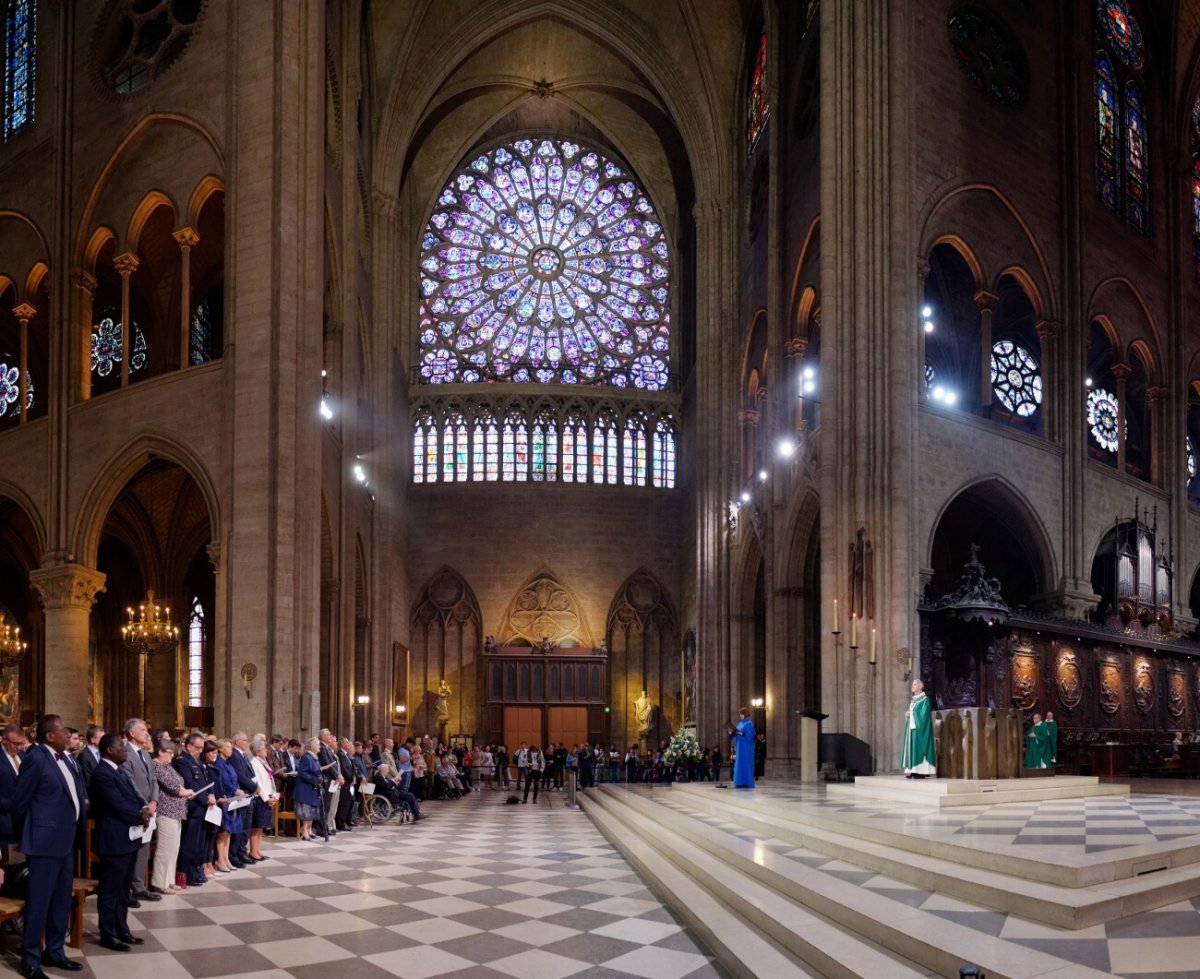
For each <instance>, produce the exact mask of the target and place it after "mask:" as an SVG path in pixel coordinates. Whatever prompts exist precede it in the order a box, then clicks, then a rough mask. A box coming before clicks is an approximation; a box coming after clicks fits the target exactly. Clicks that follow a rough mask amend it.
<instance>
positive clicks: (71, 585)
mask: <svg viewBox="0 0 1200 979" xmlns="http://www.w3.org/2000/svg"><path fill="white" fill-rule="evenodd" d="M106 578H107V576H106V575H105V574H103V573H102V572H100V571H95V570H93V569H92V568H88V567H84V566H83V565H82V564H60V565H57V566H55V567H52V568H34V570H32V571H30V572H29V584H30V586H31V587H32V588H33V590H34V591H35V592H37V595H38V598H40V599H41V600H42V605H43V606H44V607H45V608H47V609H60V608H74V609H82V610H83V611H90V610H91V608H92V604H93V603H94V602H95V601H96V596H97V595H98V594H99V593H100V592H102V591H104V582H105V580H106Z"/></svg>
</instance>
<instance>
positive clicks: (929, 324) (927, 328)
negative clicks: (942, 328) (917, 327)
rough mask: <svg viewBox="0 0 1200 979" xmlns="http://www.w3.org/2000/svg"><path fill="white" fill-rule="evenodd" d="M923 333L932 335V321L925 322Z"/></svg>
mask: <svg viewBox="0 0 1200 979" xmlns="http://www.w3.org/2000/svg"><path fill="white" fill-rule="evenodd" d="M925 332H926V333H932V332H933V320H926V321H925Z"/></svg>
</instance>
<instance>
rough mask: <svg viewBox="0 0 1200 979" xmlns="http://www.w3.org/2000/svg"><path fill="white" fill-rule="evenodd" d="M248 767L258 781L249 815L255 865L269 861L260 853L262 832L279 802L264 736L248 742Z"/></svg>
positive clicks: (257, 735) (270, 821) (251, 846)
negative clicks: (268, 761) (268, 762)
mask: <svg viewBox="0 0 1200 979" xmlns="http://www.w3.org/2000/svg"><path fill="white" fill-rule="evenodd" d="M250 767H251V769H253V771H254V777H255V778H256V779H257V780H258V788H257V790H255V793H254V803H253V805H252V808H251V813H250V840H249V850H250V859H251V860H253V861H254V862H255V863H261V862H262V861H264V860H270V859H271V858H270V857H264V856H263V852H262V838H263V830H265V829H266V828H267V827H269V826H270V825H271V823H272V822H274V812H275V805H276V803H278V802H279V793H278V792H276V791H275V779H274V778H273V777H272V773H271V766H270V765H268V764H267V739H266V736H265V735H262V734H256V735H255V736H254V740H253V741H251V742H250Z"/></svg>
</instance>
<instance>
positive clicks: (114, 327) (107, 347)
mask: <svg viewBox="0 0 1200 979" xmlns="http://www.w3.org/2000/svg"><path fill="white" fill-rule="evenodd" d="M132 326H133V356H132V357H131V358H130V360H129V369H130V371H131V372H132V371H140V370H141V369H142V368H144V367H145V366H146V336H145V334H144V333H142V328H141V327H140V326H138V325H137V323H133V324H132ZM120 363H121V322H120V318H119V316H118V315H117V314H115V313H112V312H108V313H106V314H105V315H104V317H103V318H102V319H101V320H100V322H99V323H97V324H96V325H95V326H94V327H92V373H93V374H95V375H96V376H97V377H108V375H109V374H111V373H112V370H113V368H114V367H116V366H117V365H118V364H120Z"/></svg>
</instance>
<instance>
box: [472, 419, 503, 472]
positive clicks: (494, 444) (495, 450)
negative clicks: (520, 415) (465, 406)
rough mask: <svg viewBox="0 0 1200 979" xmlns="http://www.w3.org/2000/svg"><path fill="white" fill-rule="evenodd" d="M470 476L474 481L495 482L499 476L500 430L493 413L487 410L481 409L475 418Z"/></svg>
mask: <svg viewBox="0 0 1200 979" xmlns="http://www.w3.org/2000/svg"><path fill="white" fill-rule="evenodd" d="M471 478H472V479H474V480H475V481H476V482H478V481H479V480H486V481H489V482H495V481H496V480H497V479H499V478H500V430H499V429H498V428H497V427H496V417H495V415H493V414H492V413H491V412H490V411H487V410H484V411H482V412H481V413H480V414H479V415H478V416H477V417H476V419H475V439H474V461H473V462H472V463H471Z"/></svg>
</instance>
